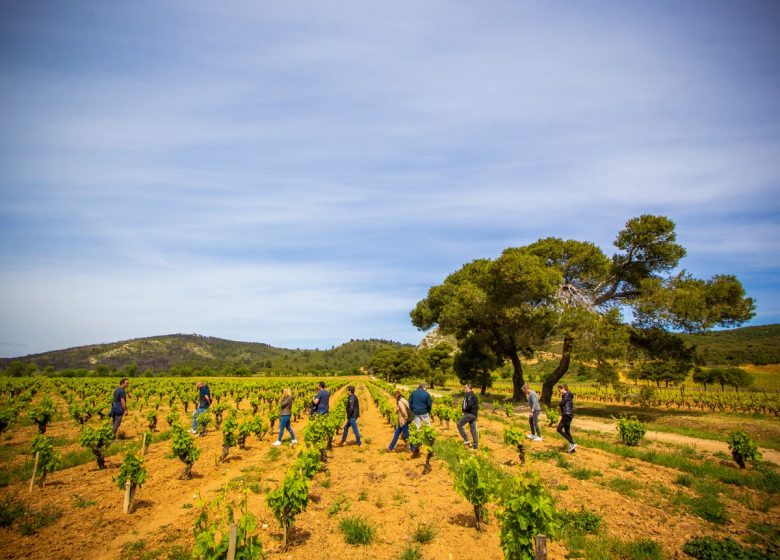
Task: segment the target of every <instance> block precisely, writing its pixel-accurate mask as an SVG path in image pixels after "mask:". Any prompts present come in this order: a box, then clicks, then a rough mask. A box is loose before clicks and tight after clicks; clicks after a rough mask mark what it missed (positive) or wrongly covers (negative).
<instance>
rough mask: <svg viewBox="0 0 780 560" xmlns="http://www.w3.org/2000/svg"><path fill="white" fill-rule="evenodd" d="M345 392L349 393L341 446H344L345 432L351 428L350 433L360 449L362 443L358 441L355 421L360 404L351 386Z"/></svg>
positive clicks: (358, 434) (358, 433)
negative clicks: (353, 435)
mask: <svg viewBox="0 0 780 560" xmlns="http://www.w3.org/2000/svg"><path fill="white" fill-rule="evenodd" d="M347 392H348V393H349V397H348V399H347V423H346V424H344V428H342V433H341V445H344V442H346V441H347V432H348V431H349V427H350V426H352V431H353V432H355V439H356V440H357V444H358V447H362V446H363V442H362V441H360V432H359V431H358V426H357V419H358V417H359V416H360V402H359V401H358V398H357V397H356V396H355V388H354V387H353V386H352V385H350V386H349V387H347Z"/></svg>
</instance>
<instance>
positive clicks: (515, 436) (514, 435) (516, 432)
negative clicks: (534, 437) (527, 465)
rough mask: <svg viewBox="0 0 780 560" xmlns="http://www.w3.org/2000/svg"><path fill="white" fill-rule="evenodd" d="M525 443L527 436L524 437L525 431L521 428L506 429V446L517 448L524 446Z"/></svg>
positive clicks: (510, 427) (509, 427) (511, 427)
mask: <svg viewBox="0 0 780 560" xmlns="http://www.w3.org/2000/svg"><path fill="white" fill-rule="evenodd" d="M523 442H525V435H523V431H522V430H521V429H520V428H517V427H515V426H508V427H506V428H504V443H505V444H507V445H511V446H513V447H517V446H518V445H522V444H523Z"/></svg>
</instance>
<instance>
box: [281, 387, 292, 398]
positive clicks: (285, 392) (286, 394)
mask: <svg viewBox="0 0 780 560" xmlns="http://www.w3.org/2000/svg"><path fill="white" fill-rule="evenodd" d="M290 395H292V391H290V388H289V387H285V388H284V389H283V390H282V396H284V397H289V396H290Z"/></svg>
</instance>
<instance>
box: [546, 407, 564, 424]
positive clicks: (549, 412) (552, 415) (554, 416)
mask: <svg viewBox="0 0 780 560" xmlns="http://www.w3.org/2000/svg"><path fill="white" fill-rule="evenodd" d="M544 415H545V416H547V423H548V425H550V426H554V425H555V424H557V423H558V420H560V419H561V415H560V414H558V411H557V410H555V409H554V408H552V407H550V406H548V407H547V408H546V409H544Z"/></svg>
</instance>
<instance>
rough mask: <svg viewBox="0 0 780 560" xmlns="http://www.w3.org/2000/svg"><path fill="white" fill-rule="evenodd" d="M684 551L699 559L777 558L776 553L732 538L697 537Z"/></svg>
mask: <svg viewBox="0 0 780 560" xmlns="http://www.w3.org/2000/svg"><path fill="white" fill-rule="evenodd" d="M683 552H684V553H685V554H687V555H688V556H692V557H693V558H697V559H698V560H777V558H778V556H777V555H776V554H772V553H767V552H764V551H762V550H760V549H758V548H755V547H751V548H746V547H743V546H742V545H740V544H739V543H737V542H735V541H733V540H732V539H722V540H718V539H713V538H712V537H696V538H693V539H691V540H689V541H688V542H686V543H685V544H684V545H683Z"/></svg>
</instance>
